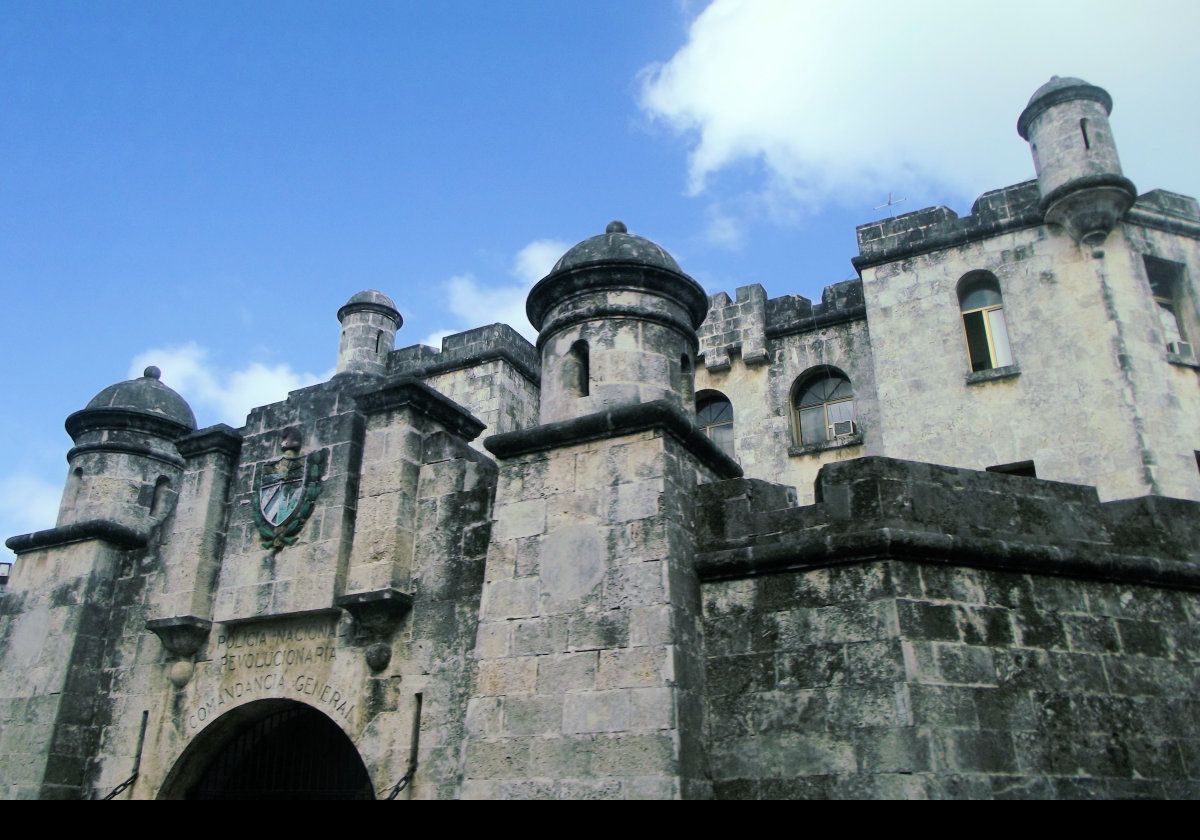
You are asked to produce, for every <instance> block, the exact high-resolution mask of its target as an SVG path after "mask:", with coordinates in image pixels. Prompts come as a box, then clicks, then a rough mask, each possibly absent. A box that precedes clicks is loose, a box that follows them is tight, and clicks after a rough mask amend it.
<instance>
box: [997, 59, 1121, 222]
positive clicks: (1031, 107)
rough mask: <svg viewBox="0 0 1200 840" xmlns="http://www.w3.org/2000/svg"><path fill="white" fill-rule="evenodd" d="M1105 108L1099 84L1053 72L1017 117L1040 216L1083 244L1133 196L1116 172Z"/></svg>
mask: <svg viewBox="0 0 1200 840" xmlns="http://www.w3.org/2000/svg"><path fill="white" fill-rule="evenodd" d="M1110 113H1112V97H1111V96H1109V95H1108V92H1107V91H1106V90H1104V89H1103V88H1099V87H1096V86H1095V85H1092V84H1089V83H1087V82H1085V81H1083V80H1082V79H1076V78H1071V77H1066V76H1054V77H1053V78H1051V79H1050V81H1049V82H1047V83H1046V84H1044V85H1042V86H1041V87H1040V88H1038V89H1037V91H1036V92H1035V93H1034V94H1033V97H1032V98H1031V99H1030V100H1029V104H1028V105H1027V106H1026V107H1025V110H1024V111H1022V112H1021V116H1020V118H1019V119H1018V120H1017V132H1018V133H1019V134H1020V135H1021V137H1023V138H1024V139H1026V140H1028V141H1029V144H1030V147H1031V149H1032V152H1033V164H1034V167H1035V168H1036V170H1037V177H1038V189H1039V190H1040V191H1041V194H1042V202H1041V206H1042V212H1043V213H1044V214H1045V219H1046V221H1047V222H1049V223H1051V224H1056V225H1061V226H1062V227H1063V228H1064V229H1065V230H1066V231H1067V232H1068V233H1069V234H1070V235H1071V236H1072V237H1073V238H1074V239H1075V241H1076V242H1081V243H1085V244H1088V245H1098V244H1100V243H1101V242H1103V241H1104V240H1105V238H1107V236H1108V233H1109V231H1111V230H1112V228H1113V226H1114V225H1116V223H1117V222H1118V221H1119V220H1120V219H1121V217H1122V216H1123V215H1124V214H1125V211H1126V210H1128V209H1129V206H1130V205H1131V204H1132V203H1133V202H1134V200H1135V199H1136V198H1137V190H1136V188H1135V187H1134V186H1133V183H1132V182H1131V181H1130V180H1129V179H1128V178H1126V177H1125V176H1124V174H1122V172H1121V161H1120V159H1119V158H1118V156H1117V146H1116V143H1115V142H1114V141H1113V136H1112V128H1111V126H1110V125H1109V122H1108V115H1109V114H1110Z"/></svg>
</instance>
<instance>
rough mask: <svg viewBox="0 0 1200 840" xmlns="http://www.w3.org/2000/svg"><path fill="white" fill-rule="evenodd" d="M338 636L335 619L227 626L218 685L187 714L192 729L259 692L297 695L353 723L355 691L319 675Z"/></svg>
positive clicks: (218, 655) (218, 656) (220, 640)
mask: <svg viewBox="0 0 1200 840" xmlns="http://www.w3.org/2000/svg"><path fill="white" fill-rule="evenodd" d="M338 638H339V635H338V623H337V620H336V619H334V618H328V619H326V618H317V619H308V620H302V621H294V622H289V623H287V624H279V625H274V626H271V627H263V626H261V625H251V626H246V627H230V628H226V630H225V631H224V632H222V633H220V634H218V636H217V650H216V651H215V655H214V664H215V665H216V666H217V669H216V671H217V677H218V679H219V680H220V686H219V687H218V688H217V690H216V692H215V693H213V694H210V695H209V696H208V697H206V698H204V700H202V701H201V702H200V703H199V705H197V706H196V708H195V709H193V710H192V711H191V712H189V713H188V716H187V725H188V729H189V730H193V731H194V730H197V729H199V728H200V727H201V726H203V725H204V724H205V723H207V722H208V721H210V720H212V719H213V718H215V717H217V716H218V715H220V714H221V713H222V712H224V711H225V710H226V708H225V707H233V706H236V705H239V704H241V703H243V702H246V701H248V700H252V699H256V698H260V697H294V698H295V699H297V700H301V701H303V702H306V703H308V704H310V705H312V706H317V707H319V708H322V709H324V710H325V711H326V713H328V714H329V715H330V716H332V717H338V718H341V719H342V720H345V721H346V722H347V723H352V722H353V719H354V711H355V703H354V702H352V698H351V695H350V694H349V693H348V692H347V691H346V690H345V689H344V688H341V687H338V686H336V685H334V684H332V683H330V682H328V681H327V677H324V676H321V675H320V674H321V672H323V671H326V670H327V668H328V666H330V665H332V664H333V663H334V662H335V661H336V659H337V642H338ZM314 667H315V668H317V669H318V670H317V671H314V670H313V668H314Z"/></svg>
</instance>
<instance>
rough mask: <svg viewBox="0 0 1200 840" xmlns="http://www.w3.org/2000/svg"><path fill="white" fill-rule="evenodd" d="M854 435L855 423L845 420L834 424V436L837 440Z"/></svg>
mask: <svg viewBox="0 0 1200 840" xmlns="http://www.w3.org/2000/svg"><path fill="white" fill-rule="evenodd" d="M853 434H854V421H853V420H843V421H842V422H841V423H834V424H833V436H834V437H835V438H845V437H850V436H851V435H853Z"/></svg>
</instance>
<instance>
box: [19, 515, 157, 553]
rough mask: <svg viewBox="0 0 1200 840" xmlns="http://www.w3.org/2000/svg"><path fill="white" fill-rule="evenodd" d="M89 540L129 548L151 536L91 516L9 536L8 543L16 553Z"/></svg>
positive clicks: (143, 542) (140, 546)
mask: <svg viewBox="0 0 1200 840" xmlns="http://www.w3.org/2000/svg"><path fill="white" fill-rule="evenodd" d="M88 540H102V541H104V542H107V543H111V544H113V545H115V546H116V547H117V548H123V549H127V550H128V549H133V548H144V547H145V546H146V542H147V535H146V534H143V533H141V532H139V531H135V530H134V529H133V528H129V527H127V526H125V525H121V524H118V523H116V522H112V521H110V520H107V519H89V520H87V521H84V522H73V523H71V524H70V525H63V526H61V527H58V528H47V529H46V530H44V531H34V532H33V533H32V534H20V535H19V536H15V537H9V538H8V539H7V540H5V541H4V544H5V545H6V546H8V547H9V548H10V549H12V551H13V553H14V554H17V555H21V554H28V553H29V552H31V551H37V550H39V549H43V548H57V547H58V546H61V545H68V544H70V543H77V542H87V541H88Z"/></svg>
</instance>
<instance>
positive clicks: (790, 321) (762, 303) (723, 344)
mask: <svg viewBox="0 0 1200 840" xmlns="http://www.w3.org/2000/svg"><path fill="white" fill-rule="evenodd" d="M864 318H866V307H865V306H864V305H863V292H862V281H861V280H858V279H854V280H845V281H843V282H841V283H834V284H833V285H830V286H827V287H825V289H823V290H822V292H821V300H820V302H819V303H813V302H812V301H811V300H809V299H808V298H806V297H804V296H803V295H783V296H781V297H777V298H768V297H767V293H766V290H765V289H764V288H763V287H762V286H760V285H758V284H757V283H755V284H753V285H750V286H739V287H738V289H737V291H736V293H735V297H734V298H733V299H731V298H730V297H729V295H727V294H726V293H725V292H718V293H717V294H715V295H712V296H711V297H710V298H709V307H708V317H707V318H706V319H705V320H704V324H703V325H702V326H701V327H700V330H699V332H698V335H699V338H700V354H699V355H700V356H701V357H703V359H704V367H705V368H706V369H707V370H709V371H713V372H719V371H723V370H728V369H729V367H730V358H731V356H732V355H740V356H741V358H742V361H743V362H744V363H745V364H747V365H749V366H756V365H762V364H766V363H768V362H770V360H771V357H770V353H769V352H768V349H767V341H768V339H772V338H780V337H782V336H786V335H796V334H801V333H806V332H810V331H812V330H818V329H822V328H825V327H831V326H834V325H836V324H843V323H846V322H848V321H857V320H862V319H864Z"/></svg>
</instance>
